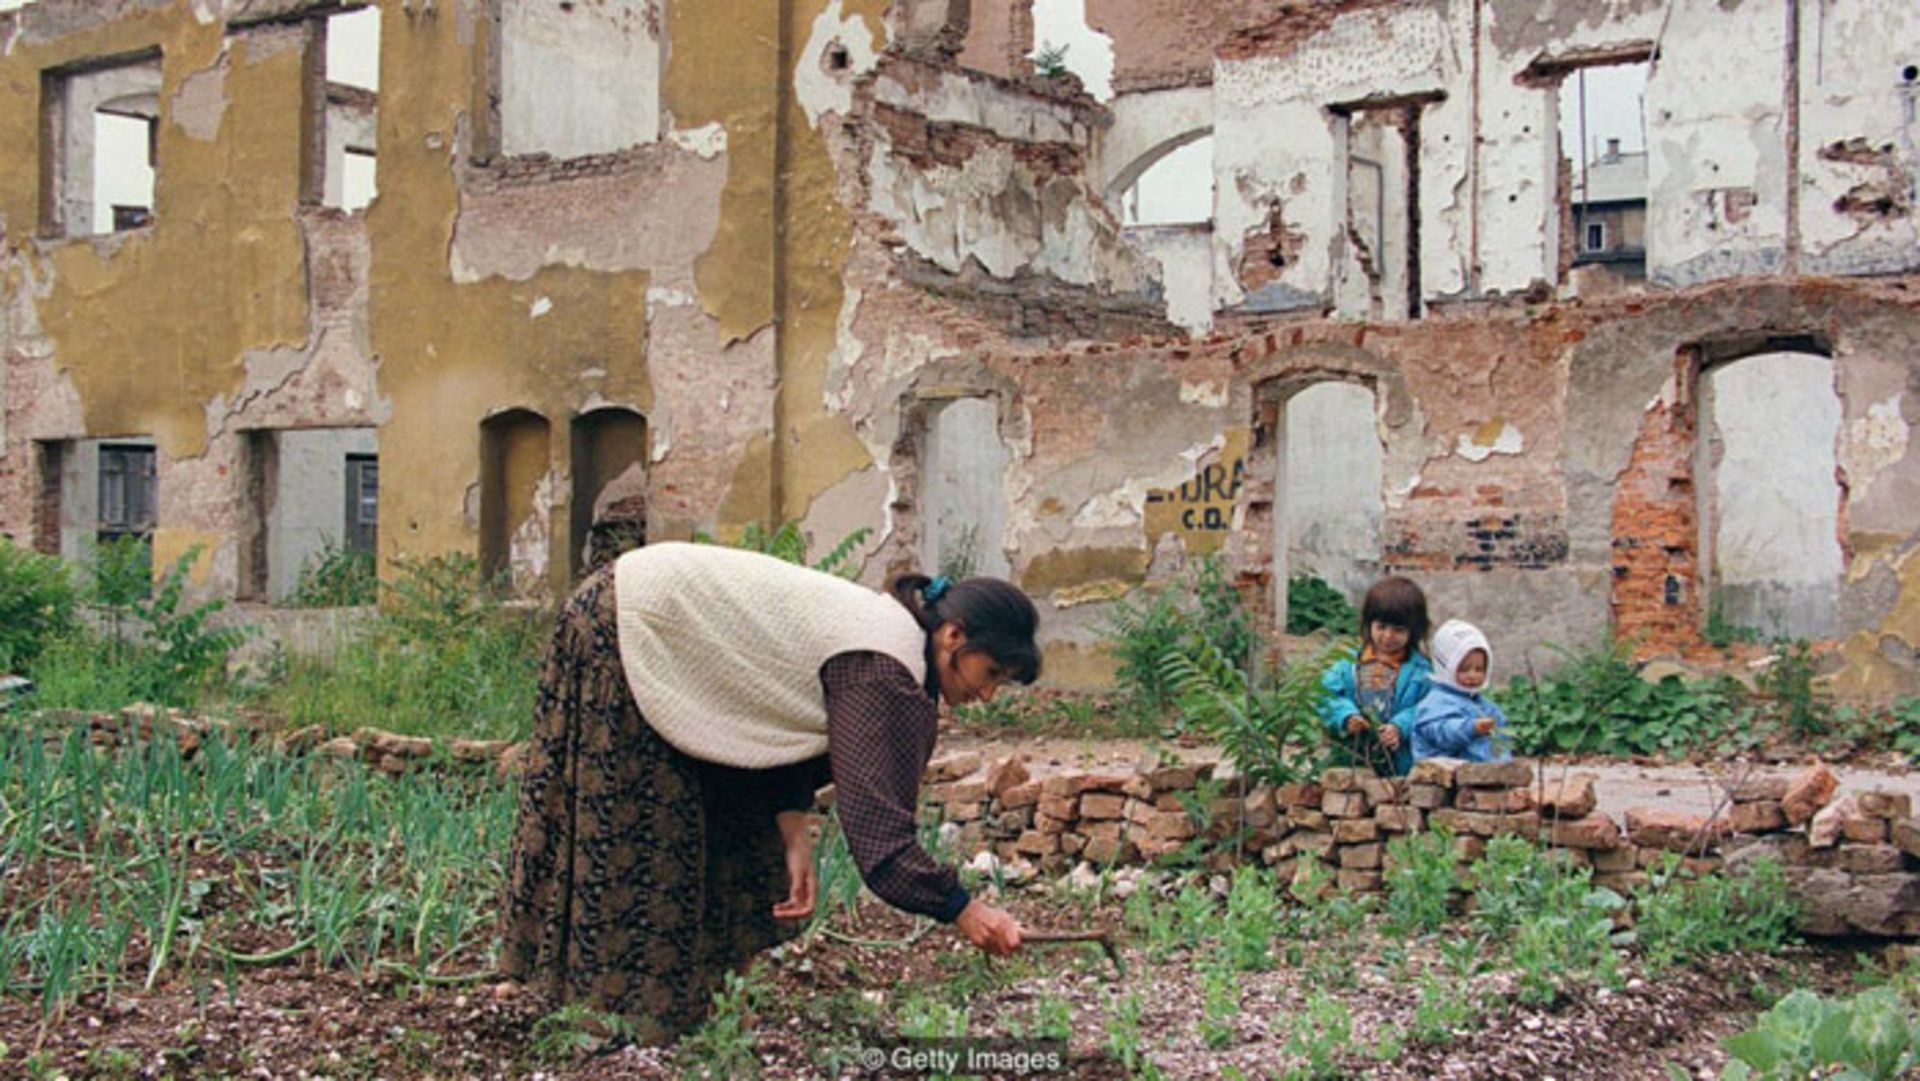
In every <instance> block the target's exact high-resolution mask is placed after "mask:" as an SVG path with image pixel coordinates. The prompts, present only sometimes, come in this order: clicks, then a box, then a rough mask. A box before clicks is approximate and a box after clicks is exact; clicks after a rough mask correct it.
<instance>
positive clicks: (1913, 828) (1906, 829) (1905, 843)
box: [1893, 818, 1920, 857]
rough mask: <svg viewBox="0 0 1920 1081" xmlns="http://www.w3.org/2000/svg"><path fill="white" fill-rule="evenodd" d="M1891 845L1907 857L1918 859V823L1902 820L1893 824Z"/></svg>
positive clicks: (1909, 819) (1919, 825)
mask: <svg viewBox="0 0 1920 1081" xmlns="http://www.w3.org/2000/svg"><path fill="white" fill-rule="evenodd" d="M1893 843H1894V845H1895V846H1896V847H1898V848H1899V849H1900V851H1902V852H1905V853H1906V854H1907V855H1909V856H1916V857H1920V822H1916V821H1914V820H1913V819H1911V818H1902V819H1900V820H1899V821H1897V822H1895V823H1894V824H1893Z"/></svg>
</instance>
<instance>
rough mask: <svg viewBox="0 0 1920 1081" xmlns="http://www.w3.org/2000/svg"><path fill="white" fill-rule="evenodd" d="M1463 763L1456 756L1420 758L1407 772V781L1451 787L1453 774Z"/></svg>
mask: <svg viewBox="0 0 1920 1081" xmlns="http://www.w3.org/2000/svg"><path fill="white" fill-rule="evenodd" d="M1464 765H1466V763H1465V762H1462V761H1460V760H1459V759H1457V758H1422V759H1421V760H1420V761H1418V762H1415V763H1414V764H1413V769H1412V770H1410V771H1409V772H1408V773H1407V781H1408V782H1409V783H1411V784H1416V785H1422V784H1427V785H1437V786H1439V787H1441V788H1452V787H1453V779H1454V776H1455V774H1456V773H1457V771H1458V770H1459V769H1460V767H1461V766H1464Z"/></svg>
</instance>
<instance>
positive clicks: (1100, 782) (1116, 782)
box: [1080, 773, 1133, 795]
mask: <svg viewBox="0 0 1920 1081" xmlns="http://www.w3.org/2000/svg"><path fill="white" fill-rule="evenodd" d="M1132 779H1133V775H1132V774H1130V773H1088V774H1083V775H1082V776H1081V778H1080V791H1082V792H1118V793H1120V794H1121V795H1125V794H1126V791H1127V782H1128V781H1130V780H1132Z"/></svg>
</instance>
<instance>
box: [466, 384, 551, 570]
mask: <svg viewBox="0 0 1920 1081" xmlns="http://www.w3.org/2000/svg"><path fill="white" fill-rule="evenodd" d="M548 431H549V426H548V424H547V418H545V417H543V416H541V415H540V414H538V413H535V412H532V411H531V410H526V409H509V410H507V411H505V412H502V413H496V414H494V415H493V416H491V417H488V418H487V419H486V420H484V421H482V422H481V424H480V569H481V570H482V571H483V572H484V573H485V574H486V575H487V576H488V577H489V578H499V577H501V576H504V575H507V574H509V573H511V574H512V576H513V578H514V579H515V584H516V585H520V584H523V580H524V579H526V578H528V577H531V575H530V574H529V573H525V572H529V571H532V570H544V567H545V557H546V553H545V550H544V542H545V540H546V538H547V535H548V526H547V523H546V521H545V515H544V514H542V513H541V512H540V510H539V507H538V500H537V499H536V496H537V495H538V492H539V488H540V482H541V480H542V479H543V478H545V477H546V475H547V472H548V470H549V469H550V468H551V463H552V454H551V452H550V449H549V442H548ZM530 561H532V562H537V563H538V564H539V566H538V567H537V568H536V567H529V566H527V564H528V563H529V562H530Z"/></svg>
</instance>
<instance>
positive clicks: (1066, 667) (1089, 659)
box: [1040, 642, 1120, 691]
mask: <svg viewBox="0 0 1920 1081" xmlns="http://www.w3.org/2000/svg"><path fill="white" fill-rule="evenodd" d="M1040 674H1041V675H1042V676H1043V677H1044V679H1045V681H1046V685H1047V686H1049V687H1055V688H1058V689H1060V690H1067V691H1092V690H1112V689H1113V686H1114V683H1115V681H1116V680H1117V679H1118V678H1119V675H1120V663H1119V661H1117V660H1116V659H1115V658H1114V656H1113V653H1112V652H1111V651H1109V650H1108V649H1106V648H1105V647H1103V646H1085V645H1080V644H1078V643H1074V642H1051V643H1048V644H1046V645H1043V646H1041V647H1040Z"/></svg>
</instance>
